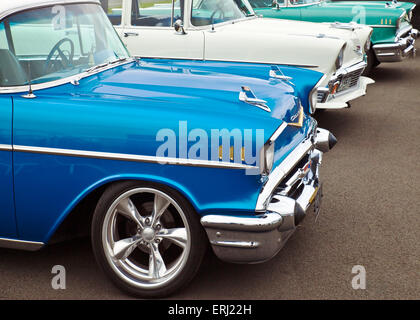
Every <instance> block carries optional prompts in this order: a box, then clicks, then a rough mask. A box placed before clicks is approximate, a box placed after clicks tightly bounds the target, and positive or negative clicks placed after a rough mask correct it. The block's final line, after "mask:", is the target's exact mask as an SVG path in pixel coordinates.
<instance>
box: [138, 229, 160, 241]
mask: <svg viewBox="0 0 420 320" xmlns="http://www.w3.org/2000/svg"><path fill="white" fill-rule="evenodd" d="M155 235H156V232H155V230H154V229H153V228H149V227H147V228H144V229H143V231H142V232H141V237H142V238H143V239H144V240H145V241H147V242H151V241H153V240H154V239H155Z"/></svg>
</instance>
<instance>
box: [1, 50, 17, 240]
mask: <svg viewBox="0 0 420 320" xmlns="http://www.w3.org/2000/svg"><path fill="white" fill-rule="evenodd" d="M1 50H2V49H0V51H1ZM0 59H1V52H0ZM1 64H2V61H1V60H0V65H1ZM0 68H1V69H2V67H1V66H0ZM0 74H1V71H0ZM0 81H2V80H0ZM11 132H12V98H11V97H10V95H7V94H6V95H3V94H1V89H0V238H15V237H16V221H15V209H14V203H13V166H12V159H13V156H12V136H11Z"/></svg>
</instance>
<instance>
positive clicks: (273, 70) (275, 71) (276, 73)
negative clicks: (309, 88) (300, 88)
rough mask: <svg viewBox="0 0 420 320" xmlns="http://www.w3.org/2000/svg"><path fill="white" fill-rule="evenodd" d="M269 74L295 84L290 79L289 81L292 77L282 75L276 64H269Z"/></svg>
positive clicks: (271, 76)
mask: <svg viewBox="0 0 420 320" xmlns="http://www.w3.org/2000/svg"><path fill="white" fill-rule="evenodd" d="M269 76H270V78H274V79H280V80H283V81H285V82H287V83H289V84H290V85H292V86H295V84H294V83H293V82H292V81H290V80H292V79H293V78H292V77H288V76H286V75H284V73H283V71H281V69H280V68H279V67H278V66H271V70H270V73H269Z"/></svg>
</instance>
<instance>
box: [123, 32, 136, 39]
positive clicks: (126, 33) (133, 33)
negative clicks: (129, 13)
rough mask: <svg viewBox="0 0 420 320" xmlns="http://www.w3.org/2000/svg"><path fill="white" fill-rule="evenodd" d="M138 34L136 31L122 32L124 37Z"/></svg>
mask: <svg viewBox="0 0 420 320" xmlns="http://www.w3.org/2000/svg"><path fill="white" fill-rule="evenodd" d="M138 35H139V34H138V33H137V32H124V38H127V37H137V36H138Z"/></svg>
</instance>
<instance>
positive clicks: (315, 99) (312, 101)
mask: <svg viewBox="0 0 420 320" xmlns="http://www.w3.org/2000/svg"><path fill="white" fill-rule="evenodd" d="M309 99H310V100H309V101H310V107H311V108H310V112H311V113H314V112H315V110H316V105H317V103H318V88H315V89H314V90H312V92H311V96H310V97H309Z"/></svg>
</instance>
